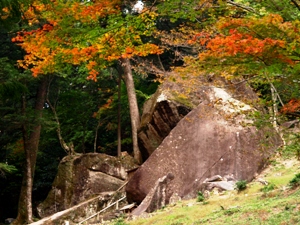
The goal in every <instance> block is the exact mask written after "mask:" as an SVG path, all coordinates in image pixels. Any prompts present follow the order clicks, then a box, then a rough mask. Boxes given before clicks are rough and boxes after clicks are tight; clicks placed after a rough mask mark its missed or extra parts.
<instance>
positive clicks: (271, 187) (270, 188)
mask: <svg viewBox="0 0 300 225" xmlns="http://www.w3.org/2000/svg"><path fill="white" fill-rule="evenodd" d="M275 188H276V186H275V184H268V185H266V186H264V187H263V188H261V189H260V190H261V191H262V192H264V193H267V192H269V191H273V190H274V189H275Z"/></svg>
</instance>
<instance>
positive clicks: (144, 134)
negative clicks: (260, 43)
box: [138, 77, 257, 161]
mask: <svg viewBox="0 0 300 225" xmlns="http://www.w3.org/2000/svg"><path fill="white" fill-rule="evenodd" d="M185 84H186V83H185ZM213 84H216V85H218V86H226V89H231V93H232V95H233V96H234V98H236V99H242V98H244V99H247V100H249V101H253V100H254V99H257V96H256V95H255V93H254V92H253V91H252V90H251V89H250V88H248V87H247V86H246V85H245V83H243V82H237V84H232V83H228V82H226V81H225V80H222V79H220V78H218V80H217V79H214V80H212V78H210V81H205V79H204V78H203V77H198V78H197V79H195V80H193V81H191V82H190V83H189V84H188V85H183V84H181V83H174V82H164V83H163V84H162V85H161V86H160V87H159V88H158V90H157V91H156V92H155V94H154V95H153V96H151V98H150V99H149V100H147V102H146V103H145V104H144V107H143V114H142V118H141V128H140V129H139V132H138V138H139V147H140V150H141V152H142V156H143V159H144V161H145V160H146V159H147V158H148V157H149V156H150V155H151V154H152V153H153V152H154V150H155V149H156V148H157V147H158V146H159V145H160V144H161V143H162V141H163V140H164V139H165V137H167V136H168V135H169V133H170V132H171V130H172V129H173V128H174V127H175V126H176V125H177V123H178V122H179V121H180V120H181V119H182V118H183V117H184V116H186V115H187V114H188V113H189V112H190V111H191V110H192V109H195V108H196V107H197V106H198V105H199V104H200V103H201V102H203V101H210V99H209V96H207V91H208V90H209V87H210V86H212V85H213Z"/></svg>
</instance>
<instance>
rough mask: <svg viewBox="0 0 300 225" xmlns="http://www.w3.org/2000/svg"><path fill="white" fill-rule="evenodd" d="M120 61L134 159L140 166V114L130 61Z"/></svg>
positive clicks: (125, 59) (122, 59)
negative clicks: (126, 98)
mask: <svg viewBox="0 0 300 225" xmlns="http://www.w3.org/2000/svg"><path fill="white" fill-rule="evenodd" d="M120 61H121V67H122V69H123V72H124V80H125V84H126V89H127V95H128V102H129V111H130V119H131V129H132V143H133V154H134V159H135V160H136V161H137V163H139V164H141V163H142V156H141V152H140V150H139V145H138V129H139V127H140V114H139V108H138V104H137V98H136V93H135V87H134V81H133V76H132V70H131V65H130V60H129V59H127V58H121V59H120Z"/></svg>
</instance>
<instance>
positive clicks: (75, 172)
mask: <svg viewBox="0 0 300 225" xmlns="http://www.w3.org/2000/svg"><path fill="white" fill-rule="evenodd" d="M136 167H137V165H136V164H135V163H134V159H133V158H132V157H131V156H129V155H126V156H124V157H122V158H116V157H113V156H108V155H106V154H100V153H88V154H82V155H74V156H66V157H65V158H63V159H62V161H61V162H60V165H59V167H58V173H57V176H56V178H55V180H54V182H53V184H52V190H51V191H50V192H49V194H48V196H47V198H46V200H45V201H44V202H42V203H41V204H40V205H39V206H38V208H37V211H38V214H39V216H40V217H46V216H49V215H51V214H54V213H56V212H58V211H62V210H65V209H67V208H70V207H72V206H74V205H76V204H78V203H80V202H82V201H84V200H87V199H89V198H91V197H93V196H95V195H98V194H100V193H106V192H112V191H115V190H117V189H118V188H119V187H121V186H122V185H123V184H124V180H126V179H127V172H126V171H127V170H131V169H134V168H136Z"/></svg>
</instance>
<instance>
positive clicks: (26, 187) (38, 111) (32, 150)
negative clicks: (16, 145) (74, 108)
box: [12, 77, 47, 224]
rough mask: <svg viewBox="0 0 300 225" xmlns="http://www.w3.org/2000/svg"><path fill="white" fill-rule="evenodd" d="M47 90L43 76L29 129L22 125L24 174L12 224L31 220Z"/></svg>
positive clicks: (24, 105)
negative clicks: (34, 179) (33, 189)
mask: <svg viewBox="0 0 300 225" xmlns="http://www.w3.org/2000/svg"><path fill="white" fill-rule="evenodd" d="M46 90H47V78H46V77H43V78H42V80H41V82H40V84H39V88H38V92H37V96H36V104H35V120H34V124H33V126H32V128H31V129H29V127H28V123H25V124H24V125H23V139H24V150H25V157H26V161H25V168H24V176H23V181H22V186H21V192H20V197H19V205H18V216H17V218H16V220H14V222H13V223H12V224H24V223H31V222H32V221H33V220H32V185H33V177H34V170H35V165H36V158H37V152H38V146H39V140H40V135H41V119H42V114H43V107H44V103H45V96H46ZM25 109H26V101H25V96H24V97H23V114H24V115H26V114H25Z"/></svg>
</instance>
